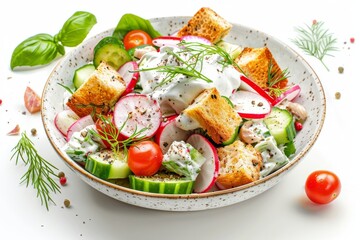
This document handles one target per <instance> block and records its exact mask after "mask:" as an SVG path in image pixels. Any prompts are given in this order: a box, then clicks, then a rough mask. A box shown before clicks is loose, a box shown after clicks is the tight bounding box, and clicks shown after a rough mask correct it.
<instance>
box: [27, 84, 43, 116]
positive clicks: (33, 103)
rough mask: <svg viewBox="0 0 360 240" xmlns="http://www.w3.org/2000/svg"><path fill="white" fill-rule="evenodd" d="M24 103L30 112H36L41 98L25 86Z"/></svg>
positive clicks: (38, 109)
mask: <svg viewBox="0 0 360 240" xmlns="http://www.w3.org/2000/svg"><path fill="white" fill-rule="evenodd" d="M24 103H25V107H26V109H27V110H28V111H29V112H30V113H37V112H39V111H40V109H41V98H40V97H39V95H37V93H36V92H35V91H34V90H33V89H32V88H30V87H26V90H25V93H24Z"/></svg>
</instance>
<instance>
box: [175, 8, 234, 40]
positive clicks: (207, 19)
mask: <svg viewBox="0 0 360 240" xmlns="http://www.w3.org/2000/svg"><path fill="white" fill-rule="evenodd" d="M231 28H232V25H231V24H230V23H229V22H227V21H226V20H225V19H224V18H222V17H221V16H219V15H218V14H217V13H216V12H214V11H213V10H212V9H210V8H206V7H203V8H201V9H200V10H199V11H197V12H196V13H195V15H194V16H193V17H192V18H191V19H190V20H189V22H188V23H187V24H186V25H185V26H183V28H181V29H180V31H179V32H178V33H177V36H179V37H183V36H186V35H193V36H199V37H203V38H206V39H208V40H209V41H210V42H212V43H217V42H218V41H220V40H221V39H222V38H224V37H225V36H226V35H227V34H228V33H229V32H230V30H231Z"/></svg>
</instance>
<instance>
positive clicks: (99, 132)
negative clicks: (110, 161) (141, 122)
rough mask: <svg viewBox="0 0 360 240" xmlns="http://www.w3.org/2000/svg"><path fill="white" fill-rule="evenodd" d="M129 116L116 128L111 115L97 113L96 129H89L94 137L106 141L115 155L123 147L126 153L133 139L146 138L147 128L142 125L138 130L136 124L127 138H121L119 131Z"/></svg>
mask: <svg viewBox="0 0 360 240" xmlns="http://www.w3.org/2000/svg"><path fill="white" fill-rule="evenodd" d="M129 117H130V116H128V117H127V119H126V120H125V121H124V123H123V124H122V125H121V126H120V127H119V128H118V127H116V126H115V124H114V123H113V121H112V119H111V117H107V116H104V115H97V118H98V121H100V123H99V124H98V126H99V127H98V128H97V129H96V131H95V130H93V129H90V130H89V131H90V132H91V134H93V135H94V136H95V137H97V138H99V139H101V140H102V141H104V142H106V143H108V144H109V145H110V149H111V150H112V152H113V153H114V154H115V155H116V154H118V153H119V152H120V151H121V149H123V150H124V153H125V155H127V154H126V153H127V149H128V147H129V146H130V145H131V144H132V143H134V142H135V141H140V140H144V139H145V138H146V135H145V134H144V132H145V131H146V130H147V129H148V127H144V128H141V129H140V130H138V129H137V126H136V127H135V130H134V132H133V133H132V134H131V135H130V136H129V137H128V138H126V139H124V140H121V137H120V132H121V130H122V129H123V128H124V127H125V126H126V123H127V121H128V120H129Z"/></svg>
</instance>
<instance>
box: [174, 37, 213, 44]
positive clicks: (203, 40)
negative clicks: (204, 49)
mask: <svg viewBox="0 0 360 240" xmlns="http://www.w3.org/2000/svg"><path fill="white" fill-rule="evenodd" d="M180 41H185V42H194V43H202V44H205V45H212V43H211V42H210V41H209V40H208V39H207V38H204V37H200V36H193V35H187V36H183V37H181V38H180Z"/></svg>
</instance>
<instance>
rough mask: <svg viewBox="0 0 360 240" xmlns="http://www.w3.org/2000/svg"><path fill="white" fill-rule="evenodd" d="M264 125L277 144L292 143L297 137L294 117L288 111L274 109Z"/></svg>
mask: <svg viewBox="0 0 360 240" xmlns="http://www.w3.org/2000/svg"><path fill="white" fill-rule="evenodd" d="M264 123H265V125H266V126H267V128H268V129H269V131H270V134H271V135H272V136H274V138H275V140H276V142H277V144H285V143H288V142H291V141H293V139H294V138H295V136H296V130H295V126H294V119H293V116H292V114H291V113H290V112H289V111H288V110H286V109H281V108H278V107H273V108H272V110H271V113H270V115H269V116H268V117H266V118H265V119H264Z"/></svg>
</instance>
